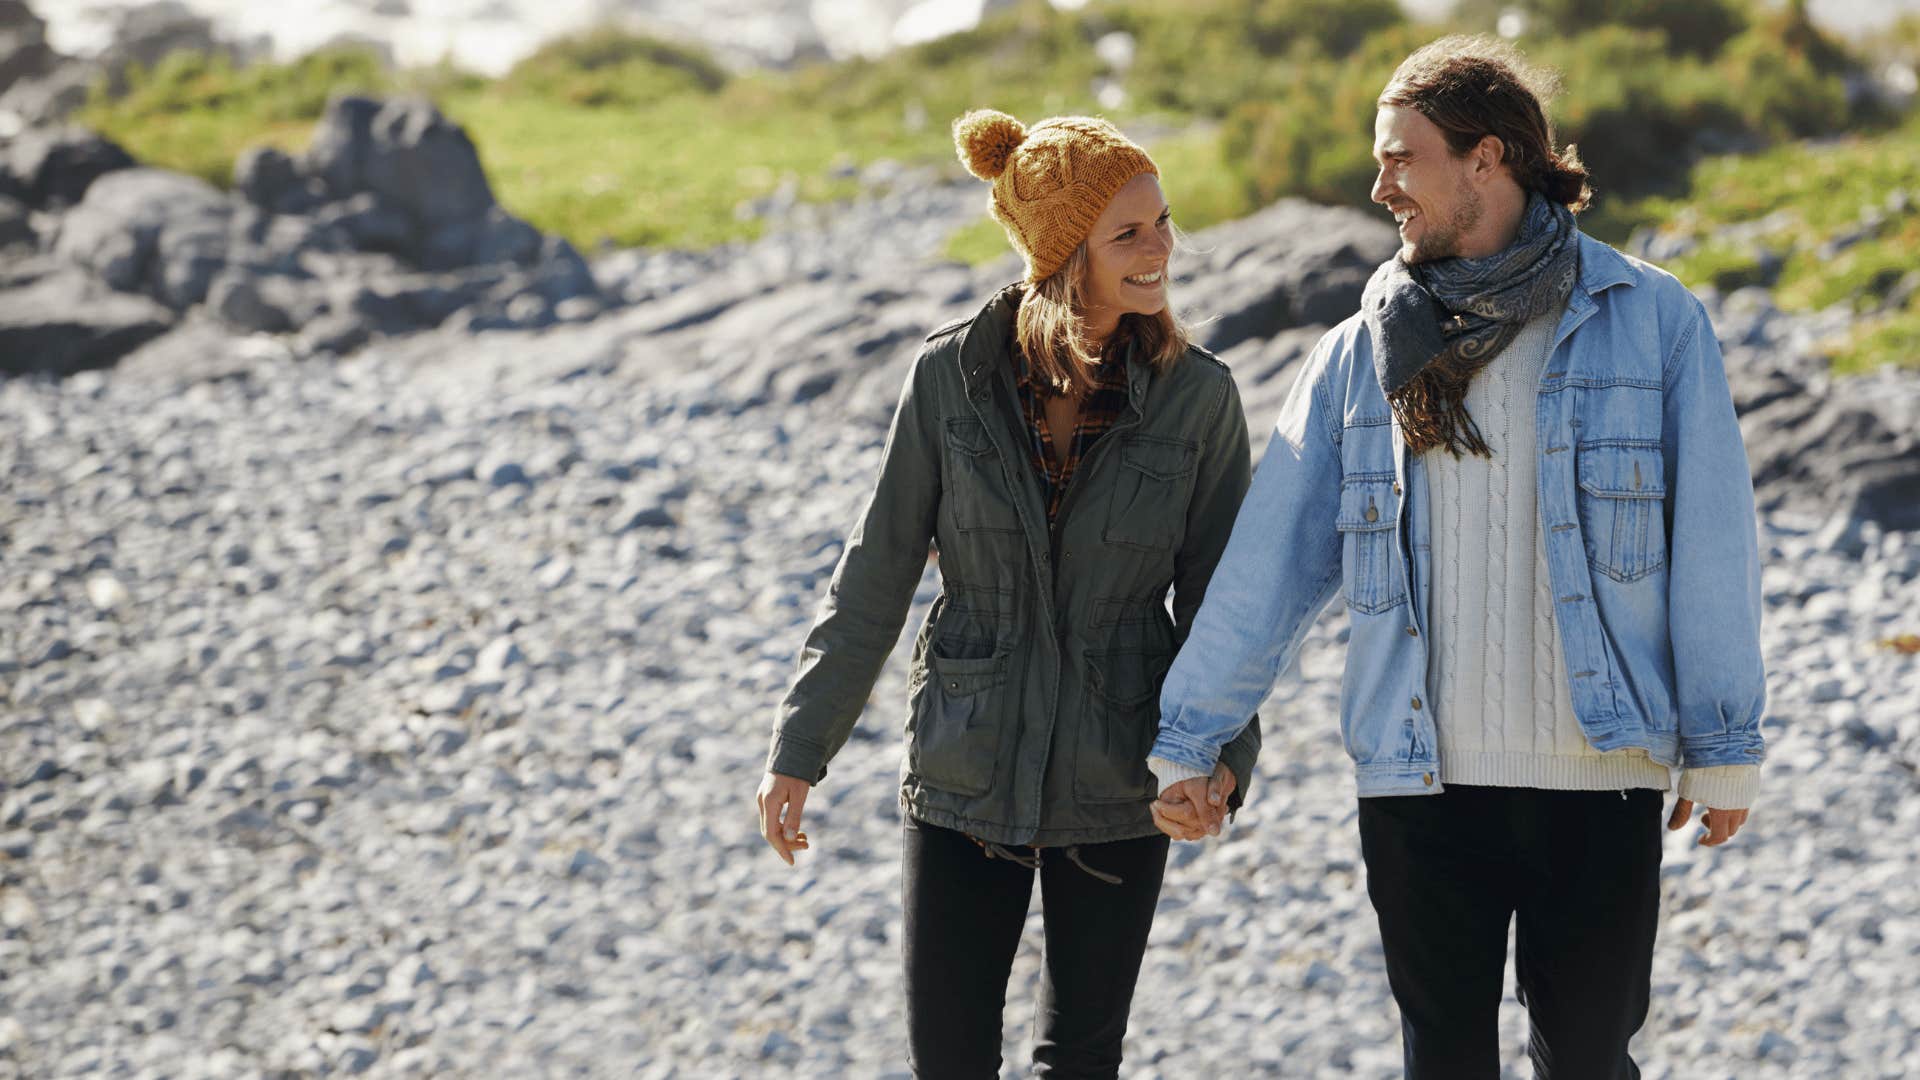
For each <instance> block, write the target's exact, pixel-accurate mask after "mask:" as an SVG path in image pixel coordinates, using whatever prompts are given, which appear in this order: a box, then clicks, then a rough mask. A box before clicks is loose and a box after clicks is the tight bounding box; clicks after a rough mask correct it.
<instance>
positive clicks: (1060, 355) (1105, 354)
mask: <svg viewBox="0 0 1920 1080" xmlns="http://www.w3.org/2000/svg"><path fill="white" fill-rule="evenodd" d="M1182 238H1183V237H1181V235H1180V234H1179V233H1178V231H1176V232H1175V241H1176V250H1178V246H1177V245H1178V241H1179V240H1180V239H1182ZM1169 261H1171V260H1169ZM1087 265H1088V260H1087V245H1086V244H1085V242H1082V243H1081V244H1080V246H1079V247H1076V248H1074V249H1073V254H1072V255H1070V256H1068V257H1067V261H1066V262H1065V263H1064V264H1062V265H1061V267H1060V269H1058V270H1056V271H1054V273H1053V274H1051V275H1050V276H1048V277H1046V278H1043V279H1041V281H1040V283H1039V284H1037V285H1033V286H1031V287H1029V288H1028V289H1026V290H1025V293H1024V294H1023V295H1022V296H1021V298H1020V312H1019V315H1018V317H1017V318H1016V319H1015V321H1014V331H1013V337H1014V344H1015V346H1016V347H1017V348H1018V349H1019V350H1020V352H1021V354H1022V355H1023V356H1025V357H1026V358H1027V363H1028V364H1030V365H1032V367H1033V373H1034V376H1035V378H1037V379H1038V380H1039V381H1040V382H1041V383H1043V384H1045V385H1047V386H1051V387H1054V388H1055V389H1057V390H1060V391H1063V392H1065V393H1068V394H1072V395H1073V396H1075V397H1079V396H1080V395H1082V394H1084V393H1086V392H1087V391H1088V390H1090V389H1092V387H1093V371H1094V369H1095V368H1097V367H1099V366H1100V364H1101V362H1102V361H1104V360H1107V359H1118V358H1120V357H1123V356H1125V355H1126V353H1127V347H1128V346H1129V345H1134V344H1137V345H1138V346H1139V347H1140V354H1141V355H1140V359H1141V360H1142V361H1144V362H1145V363H1146V364H1147V366H1149V367H1151V368H1152V369H1153V370H1154V371H1156V372H1164V371H1166V370H1167V369H1168V368H1171V367H1172V366H1173V363H1174V361H1176V360H1178V359H1180V357H1181V356H1182V355H1183V354H1185V353H1186V351H1187V346H1188V344H1189V342H1190V340H1191V339H1190V337H1189V335H1188V333H1187V327H1186V325H1185V324H1184V323H1182V322H1181V321H1180V318H1179V316H1177V315H1175V314H1174V312H1173V305H1172V303H1171V302H1169V303H1168V304H1167V306H1166V307H1163V308H1161V309H1160V310H1159V311H1157V312H1155V313H1153V314H1152V315H1140V314H1136V313H1134V312H1128V313H1126V314H1124V315H1122V316H1120V323H1119V325H1118V326H1116V327H1114V330H1113V333H1112V334H1109V335H1108V336H1107V340H1106V341H1105V342H1104V343H1103V344H1102V346H1101V349H1100V353H1099V355H1097V356H1096V355H1095V354H1094V352H1093V350H1092V349H1090V348H1089V347H1088V342H1087V333H1086V320H1085V318H1084V317H1082V315H1081V314H1080V310H1081V301H1082V300H1083V298H1084V296H1083V293H1084V290H1085V288H1086V284H1087Z"/></svg>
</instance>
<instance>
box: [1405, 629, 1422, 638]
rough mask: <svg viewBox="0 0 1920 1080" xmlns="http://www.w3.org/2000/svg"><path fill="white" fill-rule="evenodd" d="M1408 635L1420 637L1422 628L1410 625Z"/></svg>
mask: <svg viewBox="0 0 1920 1080" xmlns="http://www.w3.org/2000/svg"><path fill="white" fill-rule="evenodd" d="M1407 636H1408V637H1419V636H1420V628H1419V627H1417V626H1409V627H1407Z"/></svg>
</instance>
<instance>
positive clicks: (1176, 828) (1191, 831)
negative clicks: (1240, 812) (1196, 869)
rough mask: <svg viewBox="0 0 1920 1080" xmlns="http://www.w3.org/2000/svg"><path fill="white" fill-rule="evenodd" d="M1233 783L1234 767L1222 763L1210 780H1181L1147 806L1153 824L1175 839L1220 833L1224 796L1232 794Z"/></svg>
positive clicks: (1216, 767) (1202, 778) (1225, 807)
mask: <svg viewBox="0 0 1920 1080" xmlns="http://www.w3.org/2000/svg"><path fill="white" fill-rule="evenodd" d="M1235 784H1236V781H1235V780H1234V778H1233V770H1232V769H1229V768H1227V766H1226V763H1225V762H1221V763H1220V764H1218V765H1216V766H1214V769H1213V777H1212V779H1208V778H1206V777H1202V776H1196V777H1194V778H1193V779H1191V780H1182V781H1180V782H1179V783H1177V784H1175V785H1173V786H1172V787H1170V788H1168V789H1167V790H1165V791H1163V792H1161V793H1160V797H1159V798H1158V799H1155V800H1154V801H1153V804H1152V805H1151V806H1150V807H1149V808H1148V809H1150V810H1152V811H1153V823H1154V825H1156V826H1157V827H1158V828H1159V829H1160V831H1161V832H1163V833H1166V834H1167V835H1168V836H1171V837H1173V838H1174V839H1175V840H1198V839H1200V838H1202V837H1205V836H1219V835H1220V823H1221V822H1222V821H1224V820H1226V816H1227V796H1229V795H1231V794H1233V789H1234V786H1235Z"/></svg>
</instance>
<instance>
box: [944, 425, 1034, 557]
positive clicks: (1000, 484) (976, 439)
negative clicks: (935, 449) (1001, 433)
mask: <svg viewBox="0 0 1920 1080" xmlns="http://www.w3.org/2000/svg"><path fill="white" fill-rule="evenodd" d="M946 469H947V475H946V480H945V485H944V487H945V491H944V495H943V501H944V502H945V503H946V505H947V508H948V511H949V512H950V513H951V514H952V515H953V524H954V527H955V528H957V529H959V530H960V531H961V532H1019V531H1020V516H1019V513H1018V511H1016V510H1015V509H1014V506H1013V493H1012V492H1011V491H1009V490H1008V488H1007V474H1006V470H1005V469H1002V468H1001V467H1000V455H999V453H998V452H997V451H995V450H994V448H993V439H992V438H991V437H989V436H988V434H987V426H986V425H985V424H983V423H981V422H980V421H979V420H978V419H977V418H975V417H971V416H956V417H949V418H948V420H947V425H946Z"/></svg>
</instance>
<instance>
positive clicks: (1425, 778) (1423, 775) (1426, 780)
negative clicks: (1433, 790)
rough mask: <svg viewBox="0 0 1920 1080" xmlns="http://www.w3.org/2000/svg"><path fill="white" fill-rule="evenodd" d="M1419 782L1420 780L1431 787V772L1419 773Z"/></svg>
mask: <svg viewBox="0 0 1920 1080" xmlns="http://www.w3.org/2000/svg"><path fill="white" fill-rule="evenodd" d="M1420 782H1421V783H1423V784H1425V785H1427V786H1428V787H1432V786H1433V774H1432V773H1421V774H1420Z"/></svg>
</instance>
